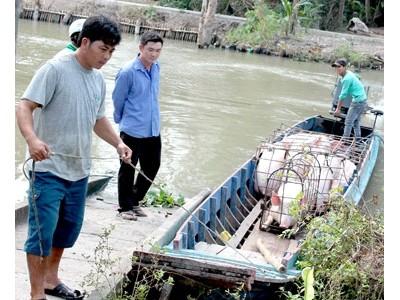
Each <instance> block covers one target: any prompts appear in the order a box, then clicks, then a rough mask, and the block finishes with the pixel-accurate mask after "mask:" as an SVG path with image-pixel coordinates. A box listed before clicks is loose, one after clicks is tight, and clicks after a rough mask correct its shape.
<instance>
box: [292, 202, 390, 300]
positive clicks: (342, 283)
mask: <svg viewBox="0 0 400 300" xmlns="http://www.w3.org/2000/svg"><path fill="white" fill-rule="evenodd" d="M331 201H332V202H331V205H332V207H331V210H330V211H329V213H328V214H326V215H324V216H322V217H317V218H314V219H313V220H312V221H311V222H310V223H309V224H308V226H307V232H308V234H307V236H306V238H305V240H304V242H303V245H302V250H301V253H300V257H299V261H298V263H297V264H298V267H299V268H300V269H305V268H313V272H314V274H313V277H314V278H313V279H314V291H313V292H314V293H315V295H314V299H324V300H334V299H342V300H347V299H349V300H350V299H383V288H384V277H383V275H384V270H383V262H384V261H383V255H384V246H383V235H384V228H383V216H382V215H378V216H374V217H372V216H369V215H366V214H364V213H363V212H361V211H360V210H359V209H358V208H357V207H355V206H354V205H352V204H350V203H348V202H345V201H344V200H343V198H342V197H341V196H338V195H333V197H332V200H331ZM297 284H298V288H299V292H298V294H293V293H291V292H288V291H284V294H285V295H286V297H287V299H291V300H294V299H303V297H304V291H305V290H307V291H308V292H310V291H309V287H308V289H305V285H304V283H303V282H301V281H298V282H297Z"/></svg>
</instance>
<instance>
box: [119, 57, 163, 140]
mask: <svg viewBox="0 0 400 300" xmlns="http://www.w3.org/2000/svg"><path fill="white" fill-rule="evenodd" d="M159 90H160V66H159V64H158V63H157V62H156V63H153V64H152V66H151V69H150V71H147V70H146V68H145V67H144V65H143V63H142V62H141V60H140V59H139V57H136V59H134V60H133V61H130V62H129V63H127V64H126V65H125V66H124V67H123V68H122V69H121V70H120V71H119V72H118V74H117V76H116V78H115V87H114V91H113V93H112V99H113V103H114V121H115V123H117V124H119V129H120V131H123V132H125V133H127V134H128V135H130V136H133V137H137V138H145V137H152V136H159V135H160V107H159V102H158V95H159Z"/></svg>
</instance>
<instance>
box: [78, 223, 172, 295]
mask: <svg viewBox="0 0 400 300" xmlns="http://www.w3.org/2000/svg"><path fill="white" fill-rule="evenodd" d="M114 228H115V225H111V226H110V227H109V228H103V232H102V234H100V240H99V242H98V244H97V246H96V247H95V249H94V255H93V256H91V255H83V257H84V258H85V259H86V260H89V261H93V263H92V266H91V270H90V272H89V273H88V274H87V275H86V276H85V277H84V279H83V283H82V286H83V287H84V288H85V289H88V290H92V289H97V290H98V291H99V292H100V291H102V290H103V288H104V287H105V288H108V290H109V291H110V292H109V293H108V294H107V295H101V296H102V298H101V299H108V300H145V299H147V296H148V295H149V292H150V291H151V290H152V289H153V290H156V291H158V292H159V291H160V290H161V288H162V287H163V286H164V285H174V280H173V278H172V277H171V276H168V275H167V274H166V273H165V272H164V270H162V268H156V267H157V261H155V262H154V267H155V268H146V267H144V266H141V265H140V262H139V267H138V272H137V273H138V274H139V273H140V277H139V276H137V277H136V278H135V281H134V283H133V287H132V288H129V289H128V286H129V285H130V284H131V279H130V278H128V276H127V274H125V273H123V272H122V271H119V270H118V265H119V263H120V260H121V258H113V255H112V254H113V251H114V249H113V248H112V247H111V246H110V244H109V239H110V236H111V233H112V231H113V230H114ZM153 249H155V248H154V247H153ZM132 261H135V262H137V261H138V258H137V257H132ZM127 290H129V292H128V291H127ZM105 292H106V291H105Z"/></svg>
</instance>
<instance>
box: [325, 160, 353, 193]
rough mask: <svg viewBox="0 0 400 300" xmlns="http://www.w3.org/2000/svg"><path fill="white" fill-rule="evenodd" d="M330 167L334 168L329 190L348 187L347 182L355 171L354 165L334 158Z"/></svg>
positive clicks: (348, 161)
mask: <svg viewBox="0 0 400 300" xmlns="http://www.w3.org/2000/svg"><path fill="white" fill-rule="evenodd" d="M332 166H334V167H332V169H333V178H334V179H333V182H332V187H331V188H332V189H334V188H338V187H341V188H344V187H345V186H347V185H349V183H350V182H349V180H350V178H351V176H352V175H353V172H354V170H355V169H356V165H355V164H354V163H353V162H351V161H350V160H349V159H343V158H339V157H335V158H334V159H333V163H332Z"/></svg>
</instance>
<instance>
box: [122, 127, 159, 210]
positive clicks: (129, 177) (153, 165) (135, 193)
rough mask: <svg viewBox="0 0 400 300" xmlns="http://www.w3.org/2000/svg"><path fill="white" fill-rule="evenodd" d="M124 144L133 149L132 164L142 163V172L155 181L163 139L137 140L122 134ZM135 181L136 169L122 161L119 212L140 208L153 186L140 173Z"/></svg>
mask: <svg viewBox="0 0 400 300" xmlns="http://www.w3.org/2000/svg"><path fill="white" fill-rule="evenodd" d="M120 136H121V139H122V140H123V142H124V143H125V144H126V145H127V146H128V147H129V148H131V149H132V164H133V165H135V166H136V165H137V163H138V161H139V163H140V170H141V171H142V172H143V173H144V174H145V175H146V176H147V177H149V178H150V179H151V180H153V179H154V178H155V177H156V175H157V172H158V169H159V168H160V163H161V137H160V136H157V137H149V138H135V137H132V136H130V135H128V134H126V133H125V132H121V134H120ZM134 179H135V169H134V168H132V166H130V165H128V164H126V163H124V162H122V161H121V166H120V168H119V172H118V203H119V207H120V208H119V211H120V212H121V211H127V210H131V209H132V208H133V206H138V205H139V201H141V200H142V199H143V198H144V196H145V195H146V193H147V191H148V190H149V188H150V186H151V182H150V181H148V180H147V179H146V178H145V177H144V176H142V175H141V174H140V173H139V174H138V176H137V178H136V182H134Z"/></svg>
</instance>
